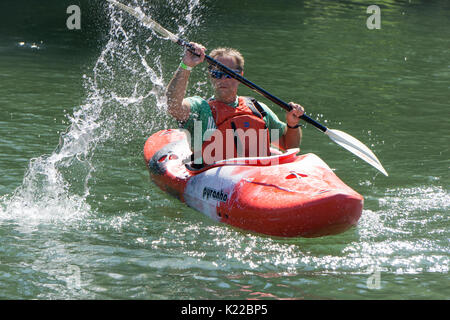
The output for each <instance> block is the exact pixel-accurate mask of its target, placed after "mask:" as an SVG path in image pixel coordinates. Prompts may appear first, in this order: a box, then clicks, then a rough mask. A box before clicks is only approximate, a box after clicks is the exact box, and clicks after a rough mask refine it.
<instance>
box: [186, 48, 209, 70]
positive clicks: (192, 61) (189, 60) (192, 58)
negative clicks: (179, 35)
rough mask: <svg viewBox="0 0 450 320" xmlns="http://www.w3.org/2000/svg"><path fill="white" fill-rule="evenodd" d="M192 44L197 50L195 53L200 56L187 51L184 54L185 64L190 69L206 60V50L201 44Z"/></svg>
mask: <svg viewBox="0 0 450 320" xmlns="http://www.w3.org/2000/svg"><path fill="white" fill-rule="evenodd" d="M190 44H191V45H192V46H193V47H194V48H195V53H197V54H198V55H200V56H196V55H195V54H193V53H192V52H190V51H189V50H187V49H186V51H185V52H184V57H183V63H184V64H185V65H187V66H188V67H191V68H193V67H195V66H196V65H198V64H200V63H202V62H203V61H204V60H205V51H206V48H205V47H204V46H202V45H201V44H198V43H195V42H190Z"/></svg>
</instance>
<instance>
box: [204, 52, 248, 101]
mask: <svg viewBox="0 0 450 320" xmlns="http://www.w3.org/2000/svg"><path fill="white" fill-rule="evenodd" d="M210 56H211V57H212V58H213V59H215V60H217V61H219V62H220V63H222V64H224V65H225V66H227V67H228V68H230V69H232V70H233V71H235V72H236V73H238V74H240V75H243V74H244V57H243V56H242V54H241V53H240V52H239V51H237V50H236V49H232V48H217V49H214V50H213V51H211V54H210ZM208 70H209V78H210V80H211V83H212V85H213V88H214V97H215V99H216V100H218V101H222V102H225V103H233V102H234V101H235V100H236V96H237V91H238V86H239V81H237V80H235V79H233V78H231V77H229V76H228V75H227V74H225V73H223V72H221V71H220V70H218V69H217V68H215V67H214V66H209V68H208Z"/></svg>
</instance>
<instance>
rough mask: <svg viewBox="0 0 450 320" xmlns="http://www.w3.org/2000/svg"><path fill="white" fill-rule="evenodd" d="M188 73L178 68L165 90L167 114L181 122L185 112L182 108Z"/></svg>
mask: <svg viewBox="0 0 450 320" xmlns="http://www.w3.org/2000/svg"><path fill="white" fill-rule="evenodd" d="M189 74H190V71H188V70H185V69H182V68H178V69H177V71H176V72H175V74H174V76H173V78H172V80H170V82H169V85H168V86H167V90H166V97H167V107H168V110H167V111H168V112H169V114H171V115H172V116H173V117H175V118H176V119H178V120H183V118H185V116H186V110H184V108H183V99H184V96H185V95H186V88H187V85H188V80H189Z"/></svg>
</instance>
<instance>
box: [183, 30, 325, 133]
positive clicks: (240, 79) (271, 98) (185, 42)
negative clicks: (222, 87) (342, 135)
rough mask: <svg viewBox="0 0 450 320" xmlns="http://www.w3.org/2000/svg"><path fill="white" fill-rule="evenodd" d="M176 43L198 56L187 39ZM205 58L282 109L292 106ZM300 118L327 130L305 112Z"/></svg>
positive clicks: (213, 60) (220, 64)
mask: <svg viewBox="0 0 450 320" xmlns="http://www.w3.org/2000/svg"><path fill="white" fill-rule="evenodd" d="M176 43H177V44H179V45H181V46H184V47H185V48H186V49H188V50H189V51H190V52H191V53H193V54H194V55H196V56H198V54H196V53H195V48H194V47H193V46H192V45H191V44H190V43H189V42H187V41H185V40H183V39H178V41H177V42H176ZM205 59H206V61H208V63H210V64H212V65H214V66H216V67H218V68H219V69H220V70H222V71H223V72H225V73H226V74H228V75H230V76H231V77H232V78H234V79H236V80H238V81H239V82H241V83H242V84H244V85H245V86H247V87H249V88H250V89H252V90H254V91H256V92H258V93H259V94H261V95H262V96H264V97H265V98H267V99H269V100H270V101H272V102H273V103H276V104H277V105H279V106H280V107H282V108H283V109H285V110H286V111H291V110H292V108H291V106H290V105H289V104H287V103H286V102H284V101H283V100H281V99H280V98H278V97H276V96H274V95H273V94H271V93H269V92H267V91H266V90H264V89H263V88H261V87H259V86H257V85H256V84H254V83H253V82H251V81H250V80H247V79H246V78H244V77H243V76H241V75H240V74H237V73H236V72H234V71H233V70H231V69H230V68H228V67H227V66H225V65H223V64H222V63H220V62H219V61H217V60H215V59H213V58H211V57H210V56H208V55H205ZM300 118H301V119H302V120H304V121H306V122H308V123H309V124H312V125H313V126H315V127H316V128H317V129H319V130H320V131H322V132H326V131H327V130H328V128H327V127H325V126H323V125H321V124H320V123H319V122H317V121H315V120H314V119H311V118H310V117H308V116H307V115H306V114H303V115H302V116H301V117H300Z"/></svg>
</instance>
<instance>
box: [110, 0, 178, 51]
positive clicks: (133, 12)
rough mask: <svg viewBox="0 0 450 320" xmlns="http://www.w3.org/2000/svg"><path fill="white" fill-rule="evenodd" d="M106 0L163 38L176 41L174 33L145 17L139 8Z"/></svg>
mask: <svg viewBox="0 0 450 320" xmlns="http://www.w3.org/2000/svg"><path fill="white" fill-rule="evenodd" d="M107 1H108V2H110V3H112V4H113V5H115V6H116V7H118V8H120V9H122V10H123V11H126V12H128V13H129V14H131V15H132V16H134V17H135V18H137V19H138V20H139V21H141V22H142V23H143V24H144V25H145V26H146V27H148V28H150V29H152V30H154V31H155V32H157V33H159V34H160V35H161V36H163V37H164V38H168V39H170V40H171V41H173V42H177V41H178V37H177V36H176V35H174V34H173V33H172V32H170V31H168V30H166V29H164V28H163V27H161V25H160V24H158V23H157V22H156V21H154V20H153V19H151V18H149V17H147V16H146V15H145V14H144V13H143V12H142V11H141V10H137V9H133V8H131V7H129V6H126V5H124V4H122V3H120V2H117V1H115V0H107Z"/></svg>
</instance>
